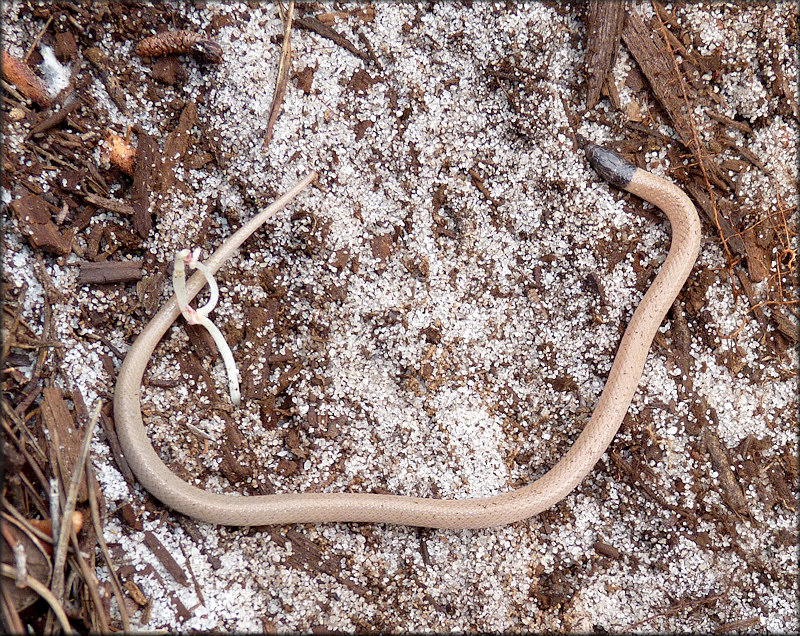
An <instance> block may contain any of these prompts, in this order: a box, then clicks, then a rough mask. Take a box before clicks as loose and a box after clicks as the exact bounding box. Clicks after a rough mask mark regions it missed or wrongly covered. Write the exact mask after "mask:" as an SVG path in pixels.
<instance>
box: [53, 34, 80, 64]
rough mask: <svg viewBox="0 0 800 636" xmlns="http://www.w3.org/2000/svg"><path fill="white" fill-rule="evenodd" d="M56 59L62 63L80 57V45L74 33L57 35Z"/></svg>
mask: <svg viewBox="0 0 800 636" xmlns="http://www.w3.org/2000/svg"><path fill="white" fill-rule="evenodd" d="M54 51H55V54H56V57H57V58H58V59H59V60H61V61H62V62H66V61H68V60H73V59H75V58H76V57H77V56H78V45H77V43H76V42H75V36H74V35H72V32H70V31H67V32H65V33H56V45H55V49H54Z"/></svg>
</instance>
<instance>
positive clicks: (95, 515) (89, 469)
mask: <svg viewBox="0 0 800 636" xmlns="http://www.w3.org/2000/svg"><path fill="white" fill-rule="evenodd" d="M93 485H94V467H93V466H92V462H91V460H90V459H89V458H88V457H87V458H86V488H87V490H88V492H89V510H90V511H91V514H92V523H93V524H94V531H95V534H96V535H97V543H99V544H100V551H101V552H102V553H103V558H104V559H105V560H106V565H107V566H108V572H109V574H110V575H111V589H112V590H113V591H114V596H115V597H116V598H117V605H118V606H119V615H120V617H121V618H122V631H124V632H125V633H130V631H131V619H130V617H129V616H128V609H127V607H125V596H124V595H123V594H122V585H120V582H119V577H118V576H117V571H116V570H115V569H114V564H113V562H112V561H111V553H110V552H109V551H108V545H107V544H106V540H105V537H104V536H103V525H102V523H100V510H99V509H98V506H97V496H96V493H95V490H94V488H93Z"/></svg>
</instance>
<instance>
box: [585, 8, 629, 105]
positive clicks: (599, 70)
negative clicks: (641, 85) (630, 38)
mask: <svg viewBox="0 0 800 636" xmlns="http://www.w3.org/2000/svg"><path fill="white" fill-rule="evenodd" d="M624 22H625V4H624V2H622V0H590V2H589V10H588V12H587V15H586V60H585V65H586V75H587V80H586V83H587V91H586V108H587V109H589V110H591V109H592V108H594V106H595V105H596V104H597V102H598V101H599V100H600V91H601V90H602V88H603V83H604V82H605V81H606V77H608V75H609V73H610V72H611V69H613V68H614V62H615V61H616V57H617V48H618V47H619V39H620V35H621V34H622V26H623V24H624Z"/></svg>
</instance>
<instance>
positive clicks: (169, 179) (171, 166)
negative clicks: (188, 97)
mask: <svg viewBox="0 0 800 636" xmlns="http://www.w3.org/2000/svg"><path fill="white" fill-rule="evenodd" d="M196 123H197V106H195V103H194V102H189V103H188V104H186V106H185V107H184V109H183V111H181V116H180V118H179V119H178V124H177V125H176V126H175V129H174V130H173V131H172V132H171V133H170V134H169V135H168V136H167V140H166V141H165V142H164V155H163V159H162V165H161V169H160V170H159V174H160V184H159V191H160V192H166V191H167V190H169V189H170V188H171V187H172V185H173V184H174V183H175V168H176V167H177V166H178V165H180V164H181V162H182V161H183V157H184V156H185V155H186V151H187V150H188V149H189V142H190V141H191V138H190V136H189V131H190V130H191V129H192V128H193V127H194V125H195V124H196Z"/></svg>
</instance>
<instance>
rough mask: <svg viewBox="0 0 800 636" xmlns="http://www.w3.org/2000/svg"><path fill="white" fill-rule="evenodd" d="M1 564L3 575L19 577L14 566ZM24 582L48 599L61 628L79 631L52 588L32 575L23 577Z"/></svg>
mask: <svg viewBox="0 0 800 636" xmlns="http://www.w3.org/2000/svg"><path fill="white" fill-rule="evenodd" d="M0 565H1V566H2V568H1V569H0V572H2V574H3V576H5V577H7V578H9V579H16V578H17V571H16V570H15V569H14V568H13V567H11V566H10V565H8V564H6V563H3V564H0ZM22 583H23V585H24V586H25V587H29V588H31V589H32V590H33V591H34V592H36V593H37V594H38V595H39V596H41V597H42V598H43V599H44V600H45V601H47V604H48V605H49V606H50V608H51V609H52V610H53V614H55V616H56V619H57V620H58V622H59V624H60V625H61V629H62V630H64V633H65V634H75V633H77V632H75V631H73V629H72V626H71V625H70V624H69V619H68V618H67V615H66V614H65V613H64V609H63V608H62V607H61V605H60V604H59V602H58V599H56V597H55V596H53V593H52V592H51V591H50V590H48V589H47V587H45V586H44V585H43V584H42V583H40V582H39V581H37V580H36V579H35V578H33V577H31V576H26V577H25V578H24V579H23V581H22Z"/></svg>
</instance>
